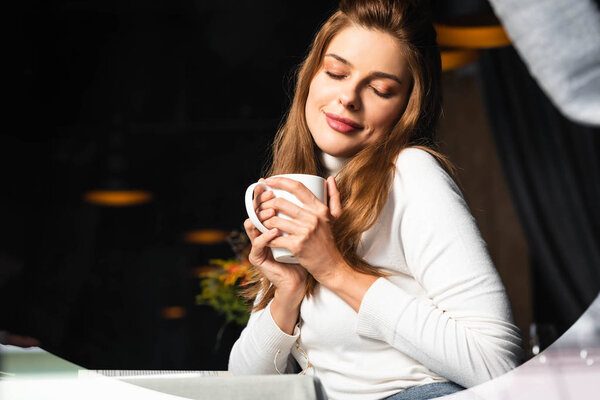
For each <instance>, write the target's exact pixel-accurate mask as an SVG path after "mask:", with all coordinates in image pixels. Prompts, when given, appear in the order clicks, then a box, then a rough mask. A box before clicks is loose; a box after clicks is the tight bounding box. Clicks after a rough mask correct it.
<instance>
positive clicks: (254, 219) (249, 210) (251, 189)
mask: <svg viewBox="0 0 600 400" xmlns="http://www.w3.org/2000/svg"><path fill="white" fill-rule="evenodd" d="M259 185H260V186H264V188H265V189H268V188H269V187H268V186H267V185H265V184H264V183H262V182H256V183H253V184H252V185H250V186H248V189H246V197H245V201H246V212H247V213H248V217H250V221H252V223H253V224H254V226H255V227H256V229H258V230H259V231H261V232H267V231H268V230H269V229H268V228H267V227H266V226H264V225H263V224H262V223H261V222H260V220H259V219H258V216H257V215H256V212H254V204H253V203H252V198H253V197H254V188H255V187H257V186H259Z"/></svg>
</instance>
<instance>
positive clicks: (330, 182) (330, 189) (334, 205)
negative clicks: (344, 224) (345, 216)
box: [327, 176, 342, 218]
mask: <svg viewBox="0 0 600 400" xmlns="http://www.w3.org/2000/svg"><path fill="white" fill-rule="evenodd" d="M327 197H329V212H330V213H331V215H332V216H334V217H336V218H337V217H339V216H340V215H341V214H342V203H341V201H340V192H339V191H338V189H337V186H336V185H335V178H334V177H333V176H330V177H329V178H327Z"/></svg>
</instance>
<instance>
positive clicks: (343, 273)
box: [320, 263, 379, 312]
mask: <svg viewBox="0 0 600 400" xmlns="http://www.w3.org/2000/svg"><path fill="white" fill-rule="evenodd" d="M344 264H345V263H344ZM377 279H379V277H378V276H374V275H369V274H365V273H362V272H358V271H356V270H354V269H353V268H351V267H350V266H349V265H347V264H345V268H339V269H336V272H335V274H332V275H331V276H330V277H329V278H328V279H326V280H324V281H323V282H320V283H321V284H322V285H323V286H325V287H326V288H327V289H329V290H331V291H332V292H333V293H335V294H336V295H337V296H338V297H340V298H341V299H342V300H344V301H345V302H346V303H348V305H350V307H352V309H354V311H356V312H358V310H359V309H360V305H361V303H362V300H363V297H364V296H365V294H366V293H367V291H368V290H369V288H370V287H371V285H372V284H373V283H374V282H375V281H376V280H377Z"/></svg>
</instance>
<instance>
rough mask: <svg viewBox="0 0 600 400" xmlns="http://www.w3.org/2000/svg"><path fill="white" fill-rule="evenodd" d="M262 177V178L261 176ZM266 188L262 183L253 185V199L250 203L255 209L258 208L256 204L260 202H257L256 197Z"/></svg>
mask: <svg viewBox="0 0 600 400" xmlns="http://www.w3.org/2000/svg"><path fill="white" fill-rule="evenodd" d="M261 179H262V178H261ZM259 182H260V180H259ZM266 190H267V189H265V187H264V186H263V185H256V186H255V187H254V199H253V200H252V204H253V205H254V209H255V210H256V209H257V208H258V205H259V204H260V203H259V202H258V198H259V197H260V195H261V194H262V193H263V192H265V191H266Z"/></svg>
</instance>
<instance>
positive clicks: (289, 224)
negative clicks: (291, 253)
mask: <svg viewBox="0 0 600 400" xmlns="http://www.w3.org/2000/svg"><path fill="white" fill-rule="evenodd" d="M264 225H265V226H266V227H267V228H269V229H272V228H277V229H279V230H280V231H282V232H285V233H288V234H291V235H302V234H305V233H306V228H305V227H303V226H302V225H299V224H298V223H296V222H295V221H293V220H289V219H285V218H280V217H273V218H270V219H268V220H266V221H265V223H264Z"/></svg>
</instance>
